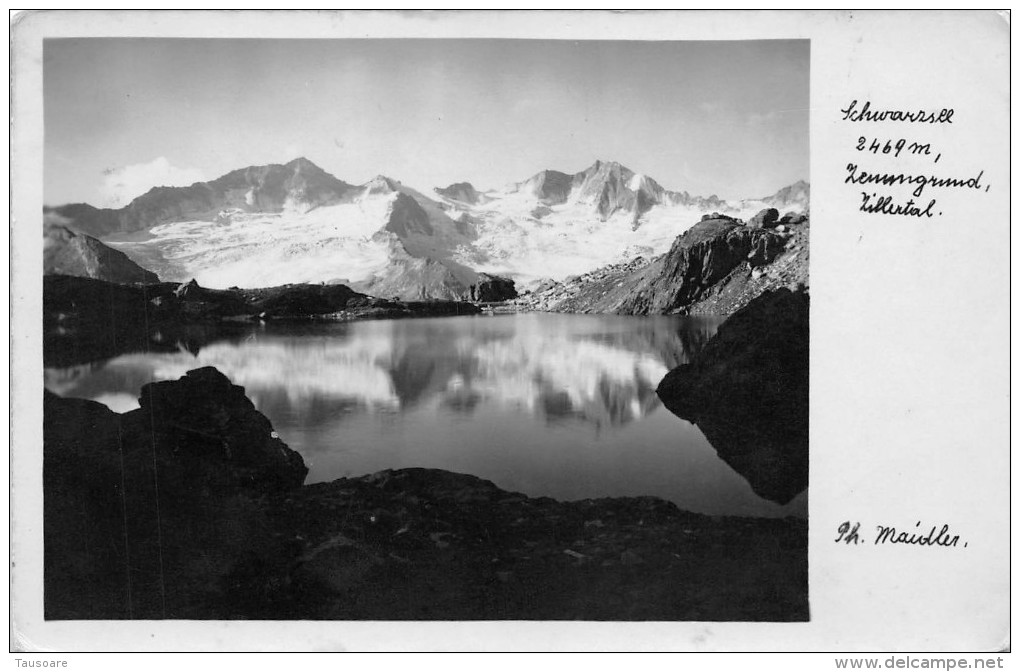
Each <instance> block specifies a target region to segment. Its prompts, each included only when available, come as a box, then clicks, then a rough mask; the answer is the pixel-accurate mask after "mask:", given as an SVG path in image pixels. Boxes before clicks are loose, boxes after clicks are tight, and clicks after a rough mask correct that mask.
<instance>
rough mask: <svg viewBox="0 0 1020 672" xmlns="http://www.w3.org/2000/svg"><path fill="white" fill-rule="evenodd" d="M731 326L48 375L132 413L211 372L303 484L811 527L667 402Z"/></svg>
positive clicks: (377, 339)
mask: <svg viewBox="0 0 1020 672" xmlns="http://www.w3.org/2000/svg"><path fill="white" fill-rule="evenodd" d="M720 322H721V320H718V319H706V318H691V317H686V318H685V317H623V316H607V315H557V314H545V313H524V314H517V315H499V316H471V317H447V318H435V319H413V320H382V321H364V322H352V323H328V324H300V325H294V324H289V325H283V324H268V325H262V326H258V327H255V326H253V327H251V329H250V330H249V331H247V332H245V333H243V334H239V335H238V334H235V335H233V336H232V337H231V338H229V339H224V340H219V341H215V342H212V343H210V344H207V345H205V346H204V347H202V348H201V349H200V350H198V352H197V354H196V353H194V352H191V351H189V350H188V349H186V348H184V347H183V346H182V347H181V348H180V350H179V351H178V352H169V353H140V354H127V355H122V356H120V357H116V358H113V359H110V360H106V361H101V362H94V363H91V364H88V365H83V366H76V367H70V368H65V369H47V370H46V387H47V388H49V389H50V390H52V391H53V392H56V393H57V394H60V395H62V396H71V397H82V398H87V399H94V400H96V401H100V402H102V403H104V404H106V405H108V406H109V407H110V408H112V409H113V410H116V411H119V412H123V411H126V410H129V409H131V408H136V407H137V405H138V402H137V397H138V395H139V390H140V388H141V386H142V385H144V384H146V383H148V382H152V381H156V380H167V379H175V378H178V377H180V376H182V375H184V373H185V372H186V371H188V370H190V369H194V368H196V367H200V366H215V367H216V368H217V369H219V370H220V371H222V372H223V373H224V374H226V375H227V376H228V377H229V378H230V379H231V380H232V381H233V382H234V383H235V384H237V385H243V386H244V387H245V388H246V391H247V394H248V396H249V397H250V398H251V399H252V401H253V402H254V404H255V406H256V407H257V408H258V409H259V410H260V411H261V412H262V413H264V414H265V415H266V416H267V417H269V419H270V420H271V421H272V423H273V426H274V428H275V429H276V431H277V433H278V434H279V435H280V437H281V438H282V439H283V440H284V441H285V442H286V443H287V444H288V445H289V446H290V447H291V448H293V449H295V450H297V451H298V452H300V453H301V455H302V456H303V457H304V459H305V463H306V464H307V465H308V466H309V469H310V473H309V476H308V481H307V482H309V483H314V482H317V481H328V480H333V479H336V478H340V477H343V476H359V475H362V474H367V473H371V472H374V471H379V470H381V469H388V468H402V467H433V468H440V469H447V470H450V471H456V472H461V473H467V474H473V475H475V476H479V477H481V478H485V479H488V480H491V481H493V482H494V483H495V484H496V485H498V486H499V487H501V488H504V489H507V490H515V491H520V492H524V493H526V494H528V495H532V496H549V497H554V498H556V499H565V500H570V499H584V498H589V497H609V496H631V495H655V496H658V497H662V498H664V499H669V500H671V501H673V502H675V503H676V504H677V505H678V506H680V507H681V508H684V509H687V510H691V511H697V512H701V513H709V514H729V515H754V516H786V515H795V516H806V515H807V493H806V492H803V493H801V494H800V495H798V496H797V497H796V498H795V499H794V500H793V501H792V502H790V503H789V504H787V505H785V506H780V505H778V504H776V503H774V502H771V501H768V500H766V499H763V498H761V497H759V496H758V495H757V494H755V493H754V492H753V491H752V490H751V487H750V485H749V484H748V483H747V481H745V480H744V478H743V477H742V476H740V475H739V474H738V473H737V472H735V471H733V469H731V468H730V467H729V466H728V465H727V464H726V463H725V462H723V461H722V460H721V459H719V457H718V456H717V455H716V452H715V450H714V449H713V448H712V446H711V445H710V444H709V443H708V441H707V440H706V439H705V437H704V435H703V434H702V433H701V431H700V430H699V429H698V428H697V427H696V426H694V425H692V424H690V423H688V422H686V421H684V420H682V419H680V418H678V417H676V416H674V415H673V414H672V413H670V412H669V411H668V410H666V409H665V408H664V407H663V406H662V404H661V402H660V401H659V399H658V397H657V396H656V394H655V388H656V386H657V385H658V383H659V381H660V380H661V379H662V377H663V376H664V375H665V374H666V372H667V371H668V370H669V369H670V368H673V367H674V366H676V365H678V364H680V363H683V362H685V361H687V359H688V358H689V357H690V356H691V355H692V354H693V353H695V352H697V351H698V350H699V349H700V348H701V347H703V346H704V344H705V342H706V341H707V340H708V339H709V338H710V337H711V336H712V334H714V333H715V329H716V327H717V326H718V324H719V323H720ZM192 350H194V348H192Z"/></svg>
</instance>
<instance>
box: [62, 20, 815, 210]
mask: <svg viewBox="0 0 1020 672" xmlns="http://www.w3.org/2000/svg"><path fill="white" fill-rule="evenodd" d="M809 60H810V59H809V43H808V41H807V40H762V41H734V42H634V41H582V42H576V41H551V40H408V39H404V40H300V39H295V40H235V39H219V40H210V39H152V38H147V39H100V38H91V39H60V40H53V39H51V40H46V42H45V44H44V71H43V73H44V105H45V137H46V140H45V201H46V203H47V204H48V205H59V204H62V203H68V202H75V201H84V202H88V203H92V204H93V205H97V206H104V205H108V206H119V205H123V204H125V203H126V202H127V201H129V200H130V199H131V198H133V197H135V196H138V195H140V194H141V193H144V192H145V191H147V190H148V189H149V188H150V187H152V186H158V185H160V184H170V185H178V184H180V185H183V184H190V183H192V182H194V181H198V180H210V179H213V178H216V177H219V176H220V175H222V174H224V173H226V172H229V171H230V170H233V169H235V168H242V167H245V166H249V165H261V164H266V163H286V162H287V161H290V160H291V159H294V158H297V157H299V156H304V157H307V158H308V159H310V160H312V161H313V162H315V163H316V164H318V165H319V166H321V167H322V168H324V169H325V170H327V171H329V172H330V173H332V174H333V175H335V176H336V177H338V178H340V179H341V180H344V181H346V182H349V183H352V184H359V183H363V182H366V181H368V180H369V179H371V178H372V177H373V176H375V175H378V174H383V175H387V176H389V177H393V178H396V179H398V180H401V181H403V182H405V183H407V184H409V185H412V186H415V187H417V188H419V189H424V190H431V188H432V187H435V186H446V185H447V184H450V183H452V182H460V181H469V182H471V183H472V184H474V186H475V187H476V188H479V189H488V188H492V187H501V186H503V185H505V184H508V183H510V182H516V181H521V180H524V179H526V178H527V177H529V176H531V175H532V174H534V173H536V172H538V171H539V170H543V169H546V168H552V169H556V170H561V171H564V172H568V173H573V172H577V171H580V170H583V169H584V168H586V167H587V166H589V165H590V164H591V163H593V162H594V161H595V160H596V159H602V160H613V161H619V162H620V163H622V164H624V165H625V166H627V167H628V168H630V169H632V170H634V171H636V172H640V173H644V174H647V175H649V176H651V177H653V178H655V179H656V180H657V181H659V183H660V184H662V185H663V186H664V187H666V188H667V189H673V190H677V191H683V190H686V191H688V192H690V193H691V194H695V195H702V196H708V195H709V194H713V193H714V194H717V195H719V196H721V197H723V198H746V197H754V196H764V195H768V194H770V193H773V192H775V191H776V190H777V189H779V188H781V187H783V186H786V185H788V184H790V183H792V182H795V181H797V180H799V179H804V180H806V179H808V177H809V174H808V100H809V99H808V66H809Z"/></svg>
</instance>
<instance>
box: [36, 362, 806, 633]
mask: <svg viewBox="0 0 1020 672" xmlns="http://www.w3.org/2000/svg"><path fill="white" fill-rule="evenodd" d="M140 402H141V408H139V409H137V410H135V411H130V412H128V413H124V414H116V413H114V412H112V411H110V410H109V409H107V408H106V407H104V406H102V405H101V404H98V403H96V402H89V401H85V400H80V399H63V398H60V397H57V396H56V395H53V394H50V393H47V395H46V399H45V403H44V474H43V478H44V492H45V528H44V535H45V548H46V556H45V561H46V562H45V570H46V571H45V613H46V618H48V619H78V618H89V619H121V618H135V619H137V618H187V619H246V618H257V619H375V620H417V619H425V620H447V619H453V620H461V619H498V620H518V619H527V620H531V619H539V620H546V619H550V620H555V619H581V620H779V621H797V620H806V619H807V618H808V605H807V523H806V521H804V520H801V519H793V518H788V519H754V518H733V517H711V516H705V515H700V514H695V513H690V512H686V511H682V510H680V509H678V508H677V507H676V506H675V505H673V504H671V503H669V502H666V501H664V500H661V499H657V498H652V497H639V498H612V499H596V500H583V501H576V502H559V501H556V500H553V499H549V498H545V497H537V498H536V497H528V496H526V495H524V494H521V493H514V492H508V491H504V490H502V489H500V488H498V487H497V486H496V485H494V484H492V483H490V482H488V481H484V480H482V479H478V478H476V477H473V476H468V475H462V474H454V473H450V472H445V471H439V470H432V469H402V470H396V471H384V472H380V473H378V474H372V475H368V476H362V477H358V478H347V479H340V480H337V481H333V482H331V483H319V484H314V485H301V482H302V481H303V479H304V476H305V473H306V469H305V467H304V464H303V460H302V459H301V457H300V455H298V454H297V453H295V452H294V451H292V450H290V449H289V448H287V447H286V445H285V443H284V442H283V441H282V440H281V438H280V437H277V436H276V433H275V431H274V430H273V429H272V426H271V424H270V423H269V421H268V420H267V419H266V418H265V417H264V416H262V415H261V414H260V413H259V412H258V411H256V410H255V408H254V406H252V404H251V402H250V401H249V400H248V399H247V397H246V396H245V394H244V390H243V388H240V387H238V386H235V385H232V384H231V383H230V382H229V381H228V380H227V379H226V377H224V376H223V375H222V374H220V373H219V372H218V371H216V370H215V369H212V368H209V367H207V368H204V369H198V370H195V371H191V372H189V373H188V374H187V375H186V376H185V377H184V378H181V379H180V380H177V381H167V382H161V383H153V384H150V385H146V386H145V387H143V388H142V392H141V398H140Z"/></svg>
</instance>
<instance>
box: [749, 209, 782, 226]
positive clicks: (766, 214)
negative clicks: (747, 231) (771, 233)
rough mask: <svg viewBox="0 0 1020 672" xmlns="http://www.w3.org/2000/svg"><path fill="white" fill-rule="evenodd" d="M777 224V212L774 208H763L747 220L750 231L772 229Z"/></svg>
mask: <svg viewBox="0 0 1020 672" xmlns="http://www.w3.org/2000/svg"><path fill="white" fill-rule="evenodd" d="M778 222H779V211H778V210H776V209H775V208H765V209H764V210H762V211H760V212H759V213H758V214H756V215H755V216H754V217H752V218H751V219H749V220H747V226H748V227H749V228H752V229H772V228H775V226H776V224H777V223H778Z"/></svg>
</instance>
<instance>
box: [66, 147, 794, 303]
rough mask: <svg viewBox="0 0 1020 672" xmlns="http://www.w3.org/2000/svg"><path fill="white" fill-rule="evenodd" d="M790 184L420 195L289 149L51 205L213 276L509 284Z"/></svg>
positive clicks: (644, 251)
mask: <svg viewBox="0 0 1020 672" xmlns="http://www.w3.org/2000/svg"><path fill="white" fill-rule="evenodd" d="M798 184H799V185H800V186H798V185H792V186H791V187H790V188H787V189H786V190H781V191H780V192H779V193H778V194H776V195H774V196H772V197H768V198H766V199H753V200H749V201H739V202H724V201H722V200H720V199H718V198H716V197H714V196H710V197H707V198H702V197H698V196H691V195H690V194H688V193H686V192H680V191H669V190H667V189H665V188H663V187H662V186H661V185H660V184H659V183H658V182H657V181H655V180H654V179H652V178H651V177H649V176H646V175H641V174H638V173H635V172H634V171H631V170H630V169H628V168H626V167H625V166H621V165H620V164H618V163H615V162H607V161H596V162H595V163H594V164H593V165H592V166H590V167H588V168H587V169H585V170H583V171H580V172H577V173H564V172H560V171H555V170H546V171H542V172H541V173H538V174H536V175H534V176H532V177H531V178H529V179H528V180H525V181H523V182H520V183H517V184H513V185H510V186H509V187H507V188H505V189H502V190H493V191H487V192H480V191H478V190H477V189H475V187H473V186H472V185H471V184H470V183H467V182H463V183H456V184H453V185H450V186H448V187H445V188H437V189H434V190H432V191H431V192H429V193H430V195H425V193H423V192H421V191H418V190H416V189H413V188H411V187H410V186H408V185H405V184H403V183H401V182H400V181H398V180H395V179H392V178H388V177H385V176H378V177H376V178H373V179H372V180H370V181H368V182H366V183H364V184H362V185H359V186H353V185H350V184H348V183H346V182H343V181H342V180H339V179H337V178H335V177H333V176H332V175H329V174H328V173H326V172H325V171H323V170H322V169H321V168H319V167H318V166H316V165H315V164H313V163H311V162H310V161H307V160H306V159H297V160H295V161H291V162H290V163H287V164H284V165H278V164H277V165H269V166H253V167H249V168H245V169H241V170H237V171H233V172H231V173H228V174H227V175H224V176H222V177H220V178H218V179H216V180H212V181H211V182H203V183H196V184H194V185H191V186H190V187H180V188H177V187H175V188H170V187H157V188H154V189H152V190H151V191H149V192H148V193H146V194H144V195H142V196H139V197H138V198H136V199H135V200H134V201H132V202H131V203H130V204H129V205H127V206H126V207H124V208H122V209H120V210H98V209H96V208H93V207H91V206H89V205H86V204H71V205H66V206H61V207H59V208H54V209H51V210H50V211H49V212H50V213H51V214H53V215H58V216H60V217H63V218H65V219H66V220H67V222H68V223H67V226H68V228H70V229H72V230H75V231H80V232H83V233H86V234H89V235H94V236H98V237H99V238H101V239H102V240H103V242H105V243H107V244H109V245H110V246H112V247H114V248H115V249H118V250H120V251H123V252H124V253H125V254H127V255H128V256H129V257H130V258H131V259H133V260H134V261H135V262H136V263H138V264H140V265H141V266H143V267H145V268H149V269H152V270H153V271H155V272H156V273H157V274H158V275H159V276H160V277H162V278H164V279H167V280H174V281H185V280H187V279H190V278H196V279H197V280H198V281H199V282H200V283H201V284H202V285H204V286H209V287H219V288H226V287H229V286H232V285H236V286H247V287H259V286H274V285H280V284H285V283H300V282H305V283H314V282H341V283H343V284H348V285H351V286H354V287H356V288H358V289H360V290H362V291H371V289H370V288H371V287H379V288H380V289H379V292H380V293H384V292H389V293H391V294H392V295H394V296H396V295H399V296H402V297H403V296H405V295H406V296H414V297H427V298H439V297H453V296H456V297H457V298H468V297H469V296H470V287H471V286H472V285H476V286H478V285H480V284H482V283H484V282H486V280H485V277H483V276H479V275H478V274H485V275H486V276H495V277H499V278H505V279H507V280H512V281H514V282H515V286H516V288H517V289H518V290H519V289H520V288H522V287H533V286H535V285H537V284H538V283H539V282H540V281H541V280H543V279H545V278H550V277H551V278H552V279H554V280H563V279H565V278H567V277H568V276H570V275H576V274H580V273H586V272H589V271H591V270H593V269H596V268H599V267H601V266H605V265H607V264H613V263H619V262H622V261H626V260H629V259H632V258H633V257H635V256H639V255H644V256H655V255H657V254H662V253H664V252H666V251H668V250H669V248H670V246H671V245H672V243H673V241H674V240H675V239H676V237H677V236H678V235H679V234H681V233H683V232H684V231H685V230H686V229H687V228H689V227H690V225H691V223H693V222H696V221H697V220H698V219H699V218H700V217H701V215H702V214H704V213H705V212H710V211H713V210H717V211H719V212H722V213H728V214H731V215H732V216H748V217H749V216H750V215H751V214H753V212H756V211H757V210H758V209H761V207H764V206H763V203H765V201H769V202H773V201H774V202H776V203H778V202H780V201H782V202H783V203H787V202H788V203H789V207H790V208H791V209H794V210H798V209H802V208H803V207H806V195H807V185H804V184H802V183H798ZM801 201H804V202H803V203H801ZM784 207H785V206H784ZM501 286H504V287H505V286H507V284H506V283H502V285H501ZM503 298H510V295H509V294H505V295H503Z"/></svg>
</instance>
